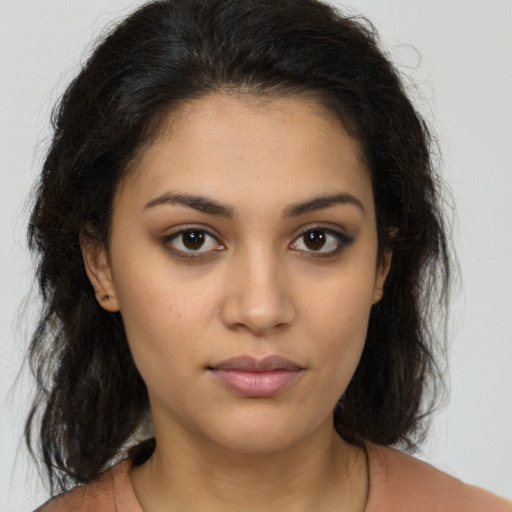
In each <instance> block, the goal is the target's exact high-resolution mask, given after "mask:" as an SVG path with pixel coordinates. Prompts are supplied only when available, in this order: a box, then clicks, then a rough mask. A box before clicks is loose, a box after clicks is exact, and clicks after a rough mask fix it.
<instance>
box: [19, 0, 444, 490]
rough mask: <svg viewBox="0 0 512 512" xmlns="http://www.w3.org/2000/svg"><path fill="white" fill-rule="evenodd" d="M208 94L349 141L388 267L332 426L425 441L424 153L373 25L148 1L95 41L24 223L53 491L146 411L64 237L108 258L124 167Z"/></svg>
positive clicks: (230, 5)
mask: <svg viewBox="0 0 512 512" xmlns="http://www.w3.org/2000/svg"><path fill="white" fill-rule="evenodd" d="M215 91H220V92H227V93H229V94H244V95H247V94H248V95H255V96H258V97H261V96H265V95H269V94H270V95H274V96H276V95H277V96H279V95H283V96H286V95H299V96H300V95H302V94H305V95H310V96H313V97H314V98H316V99H317V100H318V101H319V102H321V103H322V105H324V106H325V107H326V108H327V109H328V111H329V112H330V113H331V114H332V115H333V116H336V117H337V118H339V119H340V120H341V122H342V123H343V125H344V126H345V128H346V129H347V131H348V132H349V133H350V134H351V135H352V136H354V137H355V138H356V139H357V140H358V141H359V143H360V144H361V146H362V148H363V152H364V156H365V158H366V162H367V165H368V167H369V169H370V172H371V177H372V184H373V191H374V197H375V208H376V218H377V232H378V240H379V251H380V254H381V256H382V255H383V254H384V252H385V251H387V250H389V249H391V250H392V251H393V258H392V263H391V269H390V272H389V275H388V279H387V282H386V285H385V290H384V296H383V298H382V300H381V301H380V302H379V303H377V304H376V305H374V306H373V309H372V311H371V315H370V321H369V326H368V334H367V340H366V345H365V348H364V351H363V354H362V358H361V361H360V364H359V366H358V368H357V370H356V373H355V375H354V377H353V379H352V381H351V382H350V385H349V386H348V389H347V390H346V393H345V394H344V396H343V397H342V398H341V399H340V402H339V403H338V405H337V406H336V408H335V410H334V413H333V415H334V424H335V427H336V429H337V430H338V432H339V433H340V435H341V436H343V438H345V439H347V440H348V441H350V442H353V443H359V444H364V442H366V441H370V442H374V443H378V444H381V445H399V446H402V447H404V448H406V449H413V448H414V447H415V446H416V445H417V443H418V442H420V441H421V439H422V436H423V434H424V433H425V420H426V418H427V416H428V414H429V412H430V411H431V410H432V407H433V404H434V402H433V401H432V400H433V397H434V393H433V391H434V390H435V389H438V388H439V386H437V387H436V385H435V384H436V382H440V380H439V374H440V372H439V371H438V366H437V365H436V363H435V358H434V355H435V354H436V353H437V348H438V347H442V346H443V339H444V338H443V335H442V332H441V335H439V333H438V332H437V331H435V330H434V328H433V327H434V326H435V325H434V324H436V325H438V324H439V322H442V320H443V318H444V316H443V315H441V316H442V318H441V319H440V320H439V319H438V320H436V322H437V323H436V322H434V317H435V318H437V316H435V314H436V311H440V312H441V313H442V312H443V311H445V309H446V308H445V306H446V302H447V286H448V281H449V274H450V273H449V254H448V250H447V239H446V229H445V223H444V221H443V216H442V212H441V206H442V204H441V196H440V182H439V178H438V176H437V173H436V170H435V168H434V165H433V163H432V154H433V152H432V149H433V148H434V149H435V145H433V141H432V138H431V136H430V134H429V131H428V129H427V127H426V124H425V122H424V121H423V119H422V118H421V116H420V115H419V114H418V113H417V112H416V110H415V109H414V107H413V106H412V104H411V101H410V100H409V99H408V97H407V95H406V93H405V90H404V84H403V81H402V79H401V77H400V76H399V73H398V72H397V71H396V69H395V68H394V67H393V65H392V64H391V63H390V61H389V60H388V58H387V57H386V55H385V54H384V52H383V51H382V50H381V49H379V42H378V36H377V34H376V31H375V29H374V27H373V26H372V25H371V23H370V22H369V21H367V20H366V19H364V18H362V17H355V16H349V15H346V14H344V13H343V12H341V11H338V10H336V9H335V8H333V7H331V6H329V5H327V4H325V3H322V2H320V1H317V0H208V1H204V0H162V1H156V2H149V3H147V4H146V5H144V6H142V7H141V8H140V9H138V10H137V11H135V12H134V13H133V14H132V15H130V16H129V17H128V18H126V19H125V20H124V21H122V22H121V23H120V24H119V25H118V26H117V27H116V28H115V29H113V31H111V33H109V34H108V35H107V36H105V37H104V38H103V40H102V41H101V42H100V43H99V44H98V46H97V47H96V49H95V50H94V51H93V53H92V55H91V56H90V58H89V59H88V61H87V62H86V63H85V65H84V66H83V67H82V69H81V71H80V72H79V74H78V76H77V77H76V78H75V79H74V80H73V82H72V83H71V84H70V85H69V87H68V89H67V90H66V92H65V94H64V96H63V98H62V100H61V101H60V103H59V105H58V106H57V108H56V109H55V111H54V113H53V117H52V125H53V130H54V132H53V140H52V143H51V146H50V148H49V151H48V154H47V156H46V160H45V162H44V166H43V170H42V174H41V176H40V179H39V182H38V184H37V189H36V195H35V203H34V206H33V210H32V215H31V218H30V225H29V229H28V240H29V245H30V248H31V250H32V251H33V252H34V253H35V255H36V257H37V264H38V266H37V276H38V283H39V287H40V291H41V294H42V298H43V306H42V312H41V316H40V319H39V323H38V325H37V328H36V330H35V332H34V334H33V337H32V340H31V345H30V352H29V361H30V365H31V368H32V371H33V373H34V375H35V378H36V380H37V390H38V391H37V394H36V396H35V399H34V402H33V404H32V408H31V411H30V414H29V417H28V420H27V423H26V428H25V439H26V442H27V444H28V447H29V450H30V452H31V453H32V455H34V456H35V457H36V458H37V459H39V460H41V461H42V465H43V468H44V470H45V472H46V474H47V476H48V477H49V483H50V488H51V491H52V492H54V491H55V490H64V489H67V488H69V487H70V486H72V485H75V484H79V483H86V482H88V481H90V480H92V479H93V478H95V477H96V476H97V475H98V474H99V473H100V472H101V471H102V470H104V469H106V468H108V467H109V466H110V465H112V464H113V463H114V462H115V461H116V460H117V458H118V457H119V456H120V454H121V453H122V451H123V450H124V449H125V447H126V444H127V443H128V442H129V441H130V439H132V437H133V435H134V433H136V432H137V431H138V429H139V428H140V426H141V424H142V422H143V420H144V418H145V416H146V415H147V413H148V408H149V405H148V395H147V390H146V387H145V384H144V382H143V380H142V379H141V377H140V375H139V373H138V372H137V370H136V367H135V364H134V362H133V359H132V356H131V354H130V351H129V348H128V344H127V340H126V335H125V331H124V328H123V323H122V320H121V317H120V314H119V313H113V314H112V313H108V312H106V311H105V310H103V309H102V308H101V307H100V306H99V305H98V303H97V301H96V299H95V296H94V292H93V289H92V287H91V285H90V283H89V280H88V279H87V276H86V273H85V270H84V265H83V261H82V254H81V250H80V237H86V238H87V239H90V240H94V241H95V242H99V243H101V244H105V246H107V238H108V233H109V225H110V219H111V215H112V199H113V196H114V194H115V192H116V187H117V185H118V184H119V182H120V180H121V179H122V178H123V176H124V175H125V174H126V173H128V172H130V171H129V164H130V163H131V162H132V161H133V160H134V158H135V157H136V155H137V153H138V152H139V151H140V150H141V149H142V148H143V147H144V145H145V144H147V143H148V141H150V140H151V139H152V138H154V137H155V136H156V135H157V134H158V130H159V128H160V126H161V123H162V122H163V120H164V119H165V118H166V117H167V116H168V115H169V113H170V114H171V115H172V112H173V110H174V109H175V108H177V107H178V106H180V105H182V104H183V103H184V102H187V101H189V100H190V99H192V98H199V97H201V96H203V95H206V94H208V93H210V92H215Z"/></svg>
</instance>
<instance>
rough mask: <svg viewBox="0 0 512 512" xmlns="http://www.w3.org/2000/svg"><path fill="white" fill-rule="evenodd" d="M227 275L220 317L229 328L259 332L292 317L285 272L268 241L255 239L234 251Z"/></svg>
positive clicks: (280, 326) (286, 322)
mask: <svg viewBox="0 0 512 512" xmlns="http://www.w3.org/2000/svg"><path fill="white" fill-rule="evenodd" d="M228 279H229V284H228V286H227V295H226V300H225V303H224V307H223V320H224V322H225V323H226V325H228V326H229V327H230V328H235V329H247V330H249V331H251V332H252V333H253V334H255V335H260V336H261V335H267V334H270V333H272V332H274V331H276V330H280V329H283V328H284V327H285V326H286V325H289V324H290V323H291V322H292V321H293V318H294V315H295V311H294V307H293V303H292V298H291V297H290V287H289V283H288V284H287V272H286V269H285V268H284V262H283V261H282V258H280V257H279V254H277V251H276V250H275V249H274V248H272V247H271V246H270V244H263V243H256V244H252V245H251V246H246V247H245V248H244V249H241V250H240V251H238V254H237V255H236V256H234V257H233V261H232V265H231V268H230V272H229V277H228Z"/></svg>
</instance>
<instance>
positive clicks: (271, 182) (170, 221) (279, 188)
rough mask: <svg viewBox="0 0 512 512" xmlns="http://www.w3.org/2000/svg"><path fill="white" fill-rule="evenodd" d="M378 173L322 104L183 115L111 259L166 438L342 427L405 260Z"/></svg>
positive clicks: (117, 303)
mask: <svg viewBox="0 0 512 512" xmlns="http://www.w3.org/2000/svg"><path fill="white" fill-rule="evenodd" d="M377 250H378V247H377V233H376V224H375V212H374V202H373V195H372V186H371V181H370V176H369V171H368V169H367V167H366V165H365V164H364V162H363V160H362V158H361V154H360V151H359V147H358V144H357V142H356V141H355V140H354V139H352V138H351V137H350V136H348V135H347V133H346V131H345V130H344V129H343V127H342V125H341V124H340V123H339V122H338V121H337V120H336V119H334V118H332V117H330V115H329V114H327V113H326V112H324V111H323V110H322V108H321V107H320V105H318V104H315V103H314V102H313V100H308V99H305V98H299V97H287V98H279V99H273V100H268V101H267V100H266V101H265V102H264V103H263V102H261V101H259V102H258V101H256V100H247V99H240V98H238V97H231V96H226V95H222V94H220V93H219V94H211V95H209V96H206V97H204V98H202V99H200V100H194V101H193V102H190V103H188V104H187V105H185V106H184V107H183V108H182V109H181V110H180V111H179V112H177V113H174V115H173V116H172V118H171V119H170V120H169V124H168V126H167V129H166V130H164V131H163V133H162V134H161V136H160V137H158V139H157V140H155V141H153V143H152V144H151V145H148V146H147V147H146V148H145V149H144V150H143V151H142V153H141V155H140V158H139V159H138V160H137V162H136V163H135V164H134V169H133V170H132V171H131V173H130V174H129V175H128V177H127V179H126V180H125V181H124V182H123V183H122V184H121V185H120V187H119V189H118V191H117V193H116V196H115V200H114V205H113V219H112V227H111V237H110V241H109V247H108V254H107V253H106V251H104V250H103V249H101V248H95V247H89V246H86V247H84V257H85V261H86V267H87V271H88V275H89V277H90V279H91V281H92V283H93V285H94V288H95V290H96V294H97V297H98V298H100V297H101V296H103V295H105V294H108V295H109V296H110V300H109V301H108V302H101V301H100V303H101V304H102V306H103V307H105V308H106V309H108V310H110V311H115V310H117V309H119V310H120V312H121V315H122V318H123V321H124V325H125V328H126V333H127V337H128V340H129V344H130V348H131V350H132V354H133V357H134V360H135V363H136V365H137V368H138V369H139V371H140V374H141V376H142V378H143V379H144V381H145V383H146V385H147V388H148V392H149V397H150V403H151V410H152V415H153V421H154V425H155V433H156V435H157V439H158V435H159V432H163V431H164V430H165V431H166V432H173V433H174V435H182V436H188V437H189V438H192V439H201V441H202V442H213V443H215V444H216V445H220V446H222V447H225V448H228V449H232V450H237V451H247V452H251V451H258V450H260V451H266V450H276V449H278V448H282V447H284V446H285V445H289V444H292V443H294V442H298V441H300V440H301V439H305V438H307V437H308V436H310V435H313V434H314V433H315V432H317V431H318V430H319V429H322V428H326V426H328V427H327V428H332V409H333V407H334V406H335V404H336V402H337V401H338V399H339V398H340V396H341V395H342V394H343V392H344V391H345V389H346V387H347V385H348V383H349V381H350V379H351V377H352V375H353V374H354V371H355V369H356V367H357V364H358V361H359V359H360V356H361V353H362V350H363V346H364V341H365V335H366V330H367V324H368V317H369V313H370V309H371V307H372V304H374V303H375V302H376V301H378V300H379V299H380V297H381V293H382V292H381V291H382V286H383V283H384V279H385V276H386V273H387V267H388V261H389V258H384V259H383V260H384V261H383V262H382V263H381V264H378V259H377V252H378V251H377Z"/></svg>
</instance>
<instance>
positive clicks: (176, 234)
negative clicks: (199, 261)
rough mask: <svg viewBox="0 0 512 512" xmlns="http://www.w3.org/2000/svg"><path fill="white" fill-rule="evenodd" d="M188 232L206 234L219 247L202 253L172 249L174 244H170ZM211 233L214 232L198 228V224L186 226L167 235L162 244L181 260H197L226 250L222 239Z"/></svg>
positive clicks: (202, 227) (201, 227)
mask: <svg viewBox="0 0 512 512" xmlns="http://www.w3.org/2000/svg"><path fill="white" fill-rule="evenodd" d="M188 231H200V232H202V233H204V234H205V235H206V236H207V237H210V238H213V239H214V240H215V241H216V242H217V244H218V246H217V247H216V248H215V249H210V250H207V251H200V250H197V251H193V250H190V251H186V250H182V249H177V248H176V247H172V244H170V242H172V241H173V240H175V239H177V238H179V237H180V235H182V234H183V233H186V232H188ZM211 231H212V230H210V229H208V228H206V227H204V226H198V225H197V224H196V225H185V226H181V227H180V228H179V229H176V230H174V231H172V233H169V234H168V235H165V236H164V237H163V238H162V243H163V244H164V246H166V248H167V249H168V250H169V251H170V252H172V253H173V255H175V256H177V257H179V258H182V259H189V260H191V259H195V258H201V257H207V256H208V255H211V254H213V253H216V252H218V251H219V250H224V249H225V248H226V246H225V244H223V243H222V242H221V241H220V240H219V238H220V237H219V236H218V235H216V234H213V233H212V232H211Z"/></svg>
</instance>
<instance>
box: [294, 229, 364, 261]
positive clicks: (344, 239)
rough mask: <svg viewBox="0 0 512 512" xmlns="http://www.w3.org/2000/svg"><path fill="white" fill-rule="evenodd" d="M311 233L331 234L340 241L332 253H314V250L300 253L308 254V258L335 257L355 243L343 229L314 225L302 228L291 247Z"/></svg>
mask: <svg viewBox="0 0 512 512" xmlns="http://www.w3.org/2000/svg"><path fill="white" fill-rule="evenodd" d="M311 231H322V232H324V233H327V234H330V235H331V236H334V237H335V238H336V239H337V240H338V245H337V247H336V248H335V249H334V250H330V251H321V250H320V251H314V250H310V251H308V250H301V249H299V250H298V251H299V252H301V253H304V254H307V255H308V257H319V258H322V257H329V256H334V255H336V254H338V253H339V252H341V251H342V250H343V249H344V248H345V247H347V246H349V245H350V244H351V243H352V242H353V241H354V238H353V237H351V236H349V235H347V234H346V233H345V232H344V230H343V229H342V228H341V227H339V226H338V227H337V228H333V227H332V226H326V225H324V224H313V225H311V224H310V225H308V226H305V227H303V228H301V231H300V232H299V233H298V234H297V235H296V236H295V238H294V239H293V241H292V243H291V244H290V246H292V245H293V244H296V243H297V241H298V240H300V238H301V237H303V236H304V235H305V234H306V233H309V232H311Z"/></svg>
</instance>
